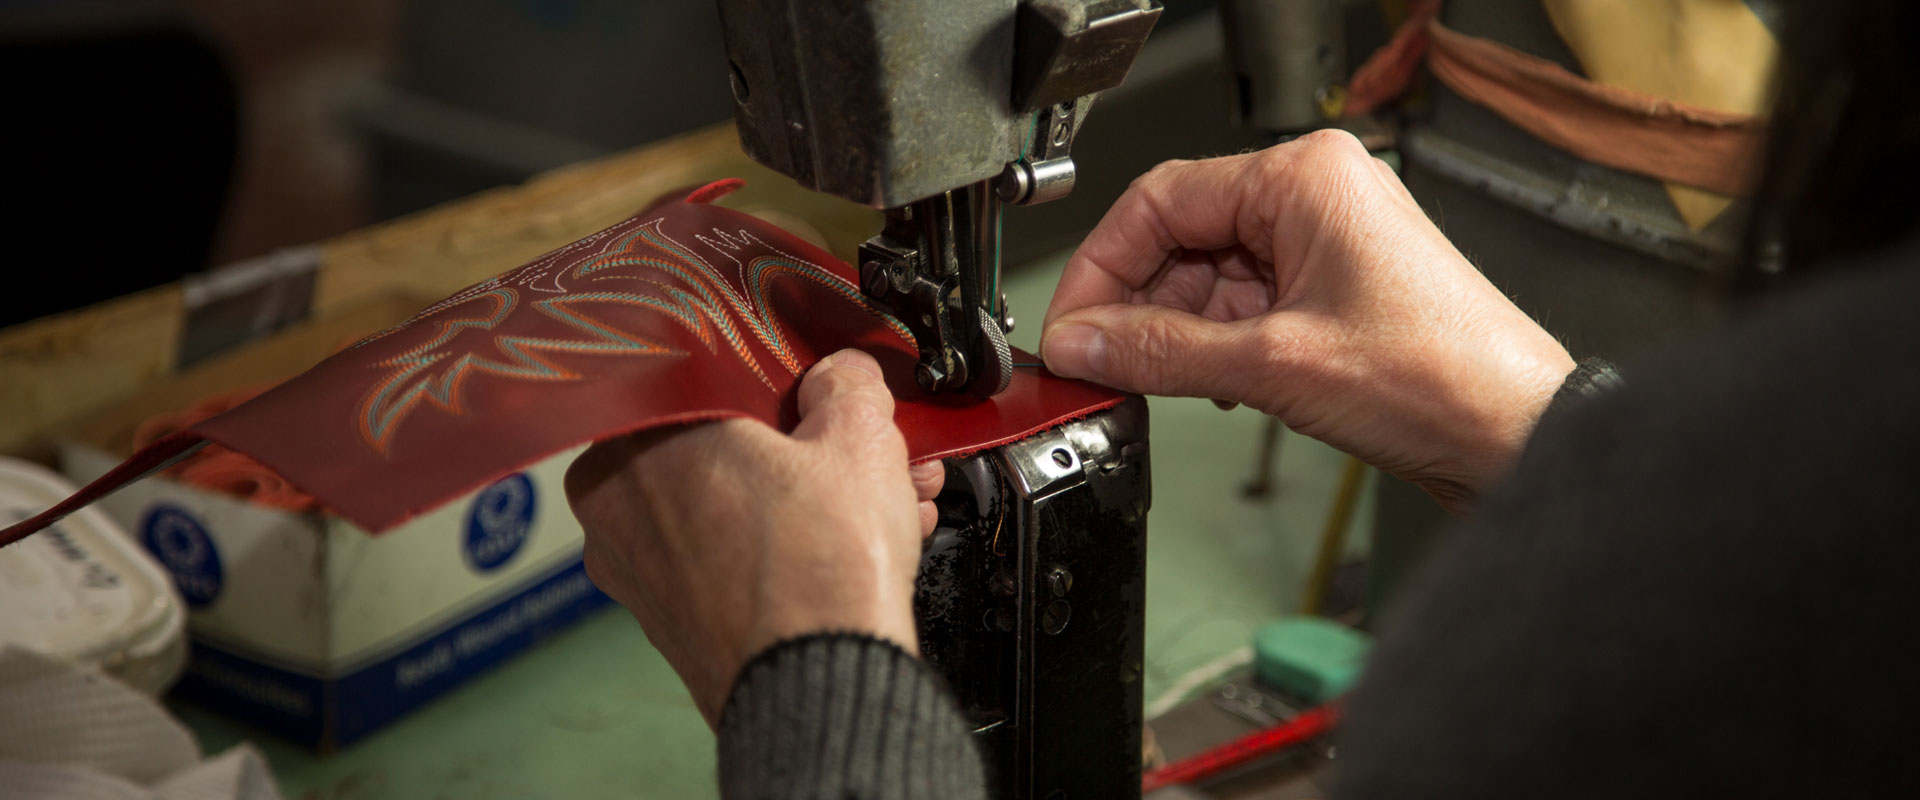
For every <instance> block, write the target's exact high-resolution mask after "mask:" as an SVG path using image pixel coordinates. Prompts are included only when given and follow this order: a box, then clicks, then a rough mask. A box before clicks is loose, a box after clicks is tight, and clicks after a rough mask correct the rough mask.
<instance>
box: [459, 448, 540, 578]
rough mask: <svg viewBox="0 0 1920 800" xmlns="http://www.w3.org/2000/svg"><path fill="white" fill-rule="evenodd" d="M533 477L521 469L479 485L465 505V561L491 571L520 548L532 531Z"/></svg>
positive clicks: (476, 568) (477, 569)
mask: <svg viewBox="0 0 1920 800" xmlns="http://www.w3.org/2000/svg"><path fill="white" fill-rule="evenodd" d="M534 501H535V498H534V492H533V480H532V479H530V478H528V477H527V474H526V473H524V472H520V473H515V474H513V475H508V476H507V477H505V478H502V479H500V480H499V482H497V483H495V484H493V485H492V486H488V487H487V488H485V489H481V490H480V493H479V494H476V495H474V496H473V507H472V508H469V509H467V563H468V564H470V565H472V566H473V569H474V571H476V572H490V571H492V570H496V569H499V568H500V566H501V565H503V564H505V563H507V561H508V560H510V559H512V558H513V554H514V553H518V552H520V545H522V544H525V543H526V541H527V534H529V533H532V532H533V512H534V505H535V503H534Z"/></svg>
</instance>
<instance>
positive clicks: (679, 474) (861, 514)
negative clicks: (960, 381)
mask: <svg viewBox="0 0 1920 800" xmlns="http://www.w3.org/2000/svg"><path fill="white" fill-rule="evenodd" d="M799 403H800V417H801V420H800V424H799V426H798V427H796V428H795V429H794V432H793V435H792V436H787V435H785V434H782V433H780V432H779V431H777V430H774V429H773V428H771V427H768V426H767V425H765V424H763V423H761V422H759V421H757V420H738V419H736V420H727V421H724V422H714V423H707V424H703V425H698V426H694V427H689V428H671V429H664V430H656V431H649V432H644V433H640V434H635V435H633V436H626V437H622V438H619V439H614V440H611V441H607V442H602V443H600V444H596V445H594V446H593V447H592V448H590V449H588V450H587V452H585V453H583V454H581V456H580V458H579V459H578V460H576V461H575V462H574V463H573V467H572V468H571V469H569V470H568V471H567V481H566V485H567V499H568V501H569V502H570V503H571V504H572V506H573V513H574V515H575V516H576V517H578V518H579V519H580V524H581V526H582V527H584V528H585V529H586V564H587V574H588V575H589V576H590V577H591V578H592V579H593V582H594V585H596V586H599V587H600V589H601V591H604V592H606V593H607V594H608V595H610V596H612V597H613V599H614V600H616V601H619V603H620V604H621V605H623V606H626V608H627V610H628V611H631V612H632V613H633V616H634V618H635V619H637V620H639V622H640V627H641V628H642V629H643V630H645V631H646V634H647V638H648V640H650V641H652V642H653V645H654V647H656V648H658V649H659V651H660V653H661V654H662V655H664V656H665V657H666V659H667V663H669V664H671V665H672V666H673V669H674V671H675V672H677V673H679V675H680V679H681V680H682V681H684V682H685V683H686V685H687V688H688V690H689V691H691V692H692V693H693V699H694V702H695V704H696V705H697V706H698V707H699V708H700V713H701V714H703V715H705V716H706V718H707V723H708V724H710V725H718V723H719V717H720V710H721V708H722V707H723V706H724V704H725V703H726V698H727V693H728V691H729V690H730V689H731V687H732V685H733V680H734V677H735V675H736V674H737V673H738V672H739V670H740V667H741V666H742V665H744V664H745V662H746V660H747V659H748V658H750V657H752V656H753V654H755V653H757V652H759V651H761V650H763V649H765V648H767V647H769V646H771V645H773V644H775V643H776V642H779V641H781V640H783V639H790V638H793V637H795V636H800V635H804V634H808V633H815V632H820V631H828V630H833V631H855V632H860V633H867V634H872V635H874V636H878V637H881V638H884V639H889V640H891V641H893V642H894V643H896V644H898V645H900V646H901V647H902V648H904V649H906V650H907V651H908V652H910V653H918V652H919V642H918V639H917V637H916V636H915V633H914V620H913V581H914V577H915V574H916V572H917V571H918V570H919V566H920V541H921V538H922V537H924V536H925V535H926V533H928V532H930V531H931V530H932V529H933V523H934V520H935V512H934V509H933V503H932V502H930V501H931V500H932V498H933V496H934V495H935V494H938V493H939V491H940V485H941V482H942V480H943V477H944V472H943V470H942V468H941V466H940V464H939V462H932V463H930V464H925V465H921V466H919V467H915V468H913V469H912V470H909V468H908V466H907V446H906V441H905V439H903V438H902V437H901V435H900V431H899V429H898V428H896V427H894V424H893V395H892V394H890V393H889V392H888V390H887V387H886V385H885V384H884V383H882V382H881V379H880V365H879V364H877V363H875V362H874V360H873V358H872V357H870V356H868V355H866V354H865V353H861V352H858V351H851V350H849V351H843V352H840V353H836V354H834V355H831V356H828V357H827V358H825V359H822V360H821V361H820V363H818V364H815V365H814V367H813V369H812V370H810V371H809V372H808V373H807V375H806V377H805V378H804V379H803V380H802V381H801V383H800V396H799Z"/></svg>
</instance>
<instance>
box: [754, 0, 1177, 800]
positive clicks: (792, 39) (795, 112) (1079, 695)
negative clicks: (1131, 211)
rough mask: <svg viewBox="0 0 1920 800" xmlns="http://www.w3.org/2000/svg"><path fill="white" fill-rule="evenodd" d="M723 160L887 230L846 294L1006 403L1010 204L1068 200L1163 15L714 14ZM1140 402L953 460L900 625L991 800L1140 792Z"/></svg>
mask: <svg viewBox="0 0 1920 800" xmlns="http://www.w3.org/2000/svg"><path fill="white" fill-rule="evenodd" d="M719 6H720V16H721V24H722V26H723V28H724V30H725V37H726V47H727V56H728V59H729V62H730V66H731V69H732V86H733V95H734V100H735V120H736V122H737V123H738V127H739V131H740V142H741V145H742V146H743V147H744V148H745V150H746V152H747V154H748V155H750V156H752V157H753V158H754V159H755V160H757V161H759V162H761V163H763V164H766V165H767V166H770V167H772V168H774V169H777V170H779V171H780V172H782V173H785V174H787V175H789V176H791V177H793V178H794V179H795V180H797V181H799V182H800V183H801V184H802V185H804V186H807V187H809V188H812V189H815V190H818V191H821V192H826V193H829V194H833V195H837V196H840V197H843V198H846V199H849V200H852V201H855V202H858V203H862V204H865V205H868V206H871V207H874V208H877V209H881V210H883V211H884V212H885V214H886V222H885V225H884V227H883V229H882V231H881V232H880V234H879V235H877V236H875V237H873V238H872V239H870V240H868V241H867V242H866V243H865V244H863V245H862V246H861V247H860V253H859V268H860V280H861V284H862V289H863V291H864V292H865V293H866V294H867V296H868V297H869V298H871V299H873V300H875V301H876V302H878V303H879V304H881V305H883V306H885V307H887V308H888V309H890V310H891V311H893V312H894V314H895V315H896V316H897V317H898V318H899V319H900V320H901V321H903V322H904V323H905V324H906V325H907V327H908V328H909V329H910V330H911V331H912V333H913V335H914V338H915V340H916V342H917V343H918V346H919V351H920V352H919V363H918V366H917V370H916V373H915V378H916V379H917V381H918V382H919V384H920V385H921V387H922V388H924V389H926V390H927V391H929V392H953V393H964V394H968V395H973V396H976V397H981V398H986V397H991V396H992V395H995V394H998V393H999V392H1001V391H1004V390H1005V389H1006V388H1007V386H1008V382H1009V381H1010V380H1011V378H1012V371H1013V359H1012V354H1011V351H1010V350H1009V349H1008V347H1007V342H1006V333H1008V332H1010V331H1011V330H1013V325H1014V319H1013V316H1012V314H1011V313H1010V311H1009V309H1008V308H1007V307H1006V300H1005V297H1004V296H1003V295H1002V294H1001V293H1000V291H999V280H1000V271H1001V266H1002V265H1001V263H1000V262H1001V258H1000V249H1001V248H1000V231H1001V225H1000V220H1001V214H1002V211H1003V208H1004V206H1005V205H1008V204H1011V205H1030V204H1034V203H1044V202H1047V201H1049V200H1053V199H1057V198H1059V197H1062V196H1064V195H1066V194H1067V193H1068V192H1069V191H1071V190H1072V188H1073V183H1074V174H1075V173H1074V164H1073V159H1072V156H1071V149H1072V145H1073V138H1074V135H1075V133H1076V132H1077V131H1078V130H1079V128H1080V126H1081V125H1082V124H1083V123H1084V122H1085V121H1086V120H1087V114H1088V111H1089V109H1090V107H1091V106H1092V100H1093V96H1094V95H1095V94H1096V93H1097V92H1100V91H1103V90H1106V89H1110V88H1112V87H1114V86H1117V85H1119V84H1120V82H1121V80H1122V79H1123V78H1125V77H1126V73H1127V70H1128V68H1129V67H1130V66H1131V64H1132V62H1133V58H1134V56H1135V54H1137V53H1138V51H1139V49H1140V47H1141V45H1142V44H1144V42H1145V41H1146V37H1147V34H1148V32H1149V31H1151V30H1152V28H1153V24H1154V22H1155V20H1156V19H1157V18H1158V17H1159V14H1160V4H1159V3H1158V2H1156V0H888V1H886V2H877V1H862V0H827V1H824V2H823V1H822V0H720V2H719ZM1146 432H1147V425H1146V405H1145V403H1144V402H1143V401H1141V400H1140V399H1139V398H1132V399H1130V400H1128V401H1127V402H1126V403H1124V404H1122V405H1121V406H1119V407H1117V408H1114V409H1111V410H1109V411H1107V412H1103V413H1101V414H1096V415H1094V416H1092V417H1090V418H1087V419H1084V420H1079V421H1076V422H1072V423H1069V424H1066V425H1063V426H1061V427H1058V428H1054V429H1052V430H1048V431H1044V432H1041V433H1039V434H1036V435H1034V436H1031V437H1028V438H1027V439H1024V440H1021V441H1018V442H1014V443H1012V444H1007V445H1003V446H1001V447H998V448H994V449H992V450H989V451H986V452H983V453H979V454H975V455H973V456H970V457H967V458H963V459H954V460H950V461H949V462H948V465H947V466H948V478H947V490H946V491H945V492H944V493H943V494H942V495H941V497H940V498H939V505H940V509H941V524H940V527H939V529H938V530H937V531H935V533H934V535H933V536H932V537H931V538H930V540H929V542H928V545H927V547H926V550H925V556H924V560H923V562H922V568H921V576H920V581H919V591H918V597H917V598H916V609H917V611H918V614H919V620H920V631H921V646H922V650H923V651H924V654H925V657H926V659H927V661H928V662H929V663H930V664H932V665H934V666H935V667H936V668H938V669H939V670H940V671H941V672H942V673H943V674H944V675H945V676H946V677H947V680H948V682H949V684H950V685H951V687H952V688H953V690H954V693H955V695H956V697H957V698H958V700H959V703H960V706H961V708H962V709H963V711H964V712H965V713H966V714H967V715H968V717H969V718H970V719H971V720H972V721H973V723H974V724H975V726H976V727H975V729H976V733H977V734H978V736H979V742H980V744H981V750H982V752H983V753H984V755H985V757H986V760H987V766H988V771H989V775H990V780H991V781H992V783H993V789H994V793H995V795H996V796H998V797H1005V798H1047V800H1056V799H1057V798H1071V797H1098V798H1111V797H1125V796H1138V794H1139V791H1140V754H1141V749H1140V744H1141V742H1140V711H1141V696H1140V692H1141V689H1140V686H1141V684H1140V672H1141V642H1142V622H1143V615H1144V605H1143V604H1144V600H1145V596H1144V577H1145V576H1144V571H1145V552H1146V551H1145V539H1146V510H1147V505H1148V501H1149V497H1150V491H1149V482H1148V459H1147V446H1146Z"/></svg>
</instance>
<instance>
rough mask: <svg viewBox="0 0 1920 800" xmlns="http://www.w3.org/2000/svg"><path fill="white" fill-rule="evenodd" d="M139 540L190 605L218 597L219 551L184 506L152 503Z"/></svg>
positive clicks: (206, 602) (142, 524)
mask: <svg viewBox="0 0 1920 800" xmlns="http://www.w3.org/2000/svg"><path fill="white" fill-rule="evenodd" d="M140 540H141V543H142V544H145V545H146V546H147V552H149V553H152V554H153V557H154V558H157V559H159V560H160V566H161V567H163V568H165V569H166V571H167V572H168V573H169V574H171V575H173V585H174V586H176V587H179V589H180V596H181V597H182V598H184V599H185V600H186V601H187V605H190V606H195V607H199V606H204V605H206V604H208V603H211V602H213V599H214V598H216V597H219V596H220V582H221V572H220V551H218V550H216V549H214V546H213V538H212V537H210V536H208V535H207V529H206V528H205V527H204V526H202V525H201V524H200V520H197V519H194V518H193V515H192V514H189V513H187V511H186V509H183V508H180V507H178V506H170V505H164V504H162V505H155V506H153V507H152V508H149V509H147V516H146V518H145V519H143V520H142V521H141V523H140Z"/></svg>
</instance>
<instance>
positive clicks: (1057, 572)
mask: <svg viewBox="0 0 1920 800" xmlns="http://www.w3.org/2000/svg"><path fill="white" fill-rule="evenodd" d="M1047 589H1048V591H1051V592H1053V596H1054V597H1066V596H1067V592H1071V591H1073V573H1071V572H1068V571H1067V570H1066V568H1065V567H1054V568H1053V571H1052V572H1049V573H1047Z"/></svg>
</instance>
